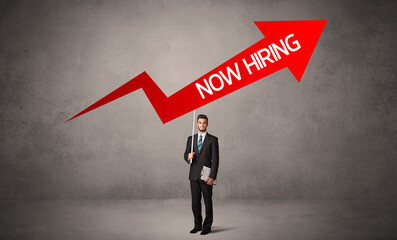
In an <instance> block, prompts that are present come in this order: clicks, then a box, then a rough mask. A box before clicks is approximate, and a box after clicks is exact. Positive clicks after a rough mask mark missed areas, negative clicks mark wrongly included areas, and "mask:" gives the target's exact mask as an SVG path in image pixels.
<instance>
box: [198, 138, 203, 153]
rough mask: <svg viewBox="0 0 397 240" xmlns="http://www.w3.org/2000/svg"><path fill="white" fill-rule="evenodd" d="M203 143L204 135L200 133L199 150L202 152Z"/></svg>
mask: <svg viewBox="0 0 397 240" xmlns="http://www.w3.org/2000/svg"><path fill="white" fill-rule="evenodd" d="M202 145H203V135H200V139H199V143H198V151H199V153H200V150H201V146H202Z"/></svg>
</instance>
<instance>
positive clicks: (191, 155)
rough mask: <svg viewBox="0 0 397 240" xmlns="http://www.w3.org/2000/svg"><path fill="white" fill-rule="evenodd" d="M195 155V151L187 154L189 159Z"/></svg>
mask: <svg viewBox="0 0 397 240" xmlns="http://www.w3.org/2000/svg"><path fill="white" fill-rule="evenodd" d="M193 156H194V152H192V153H189V155H188V156H187V160H191V159H192V158H193Z"/></svg>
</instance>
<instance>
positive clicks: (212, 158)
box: [184, 114, 219, 235]
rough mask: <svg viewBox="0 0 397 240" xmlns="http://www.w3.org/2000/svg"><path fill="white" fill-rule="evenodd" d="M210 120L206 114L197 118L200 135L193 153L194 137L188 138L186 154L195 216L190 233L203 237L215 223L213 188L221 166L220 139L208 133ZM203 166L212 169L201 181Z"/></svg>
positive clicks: (196, 139)
mask: <svg viewBox="0 0 397 240" xmlns="http://www.w3.org/2000/svg"><path fill="white" fill-rule="evenodd" d="M207 126H208V118H207V116H206V115H204V114H200V115H198V117H197V127H198V134H195V135H194V140H193V141H194V142H193V152H192V153H190V152H191V151H190V150H191V146H192V136H190V137H188V139H187V144H186V150H185V154H184V158H185V161H186V162H187V163H190V161H192V163H191V164H190V172H189V180H190V190H191V194H192V210H193V216H194V228H193V229H192V230H191V231H190V233H196V232H198V231H201V230H202V231H201V233H200V234H201V235H205V234H208V233H209V232H211V226H212V221H213V212H212V187H213V183H214V180H215V179H216V175H217V173H218V166H219V145H218V138H217V137H215V136H213V135H211V134H209V133H207ZM203 166H207V167H209V168H211V173H210V175H209V177H208V178H207V179H206V180H205V181H204V180H201V174H200V173H201V169H202V168H203ZM201 193H203V197H204V203H205V220H204V223H203V225H202V221H203V218H202V216H201Z"/></svg>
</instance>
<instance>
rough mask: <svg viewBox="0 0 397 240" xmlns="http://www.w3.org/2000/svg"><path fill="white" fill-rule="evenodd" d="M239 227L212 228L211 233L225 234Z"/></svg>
mask: <svg viewBox="0 0 397 240" xmlns="http://www.w3.org/2000/svg"><path fill="white" fill-rule="evenodd" d="M236 228H237V227H222V226H221V227H212V228H211V233H217V232H225V231H229V230H233V229H236Z"/></svg>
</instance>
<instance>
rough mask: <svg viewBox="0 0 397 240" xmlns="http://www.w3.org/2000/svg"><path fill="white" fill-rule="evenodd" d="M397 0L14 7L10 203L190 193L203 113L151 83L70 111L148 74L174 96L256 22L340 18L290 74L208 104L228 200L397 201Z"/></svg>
mask: <svg viewBox="0 0 397 240" xmlns="http://www.w3.org/2000/svg"><path fill="white" fill-rule="evenodd" d="M396 10H397V4H396V2H395V1H368V2H364V1H317V0H312V1H270V0H269V1H1V2H0V32H1V34H0V81H1V88H0V93H1V94H0V108H1V111H0V141H1V142H0V198H1V199H14V198H19V199H28V198H188V197H190V189H189V183H188V167H189V165H188V164H186V163H185V161H184V160H183V152H184V148H185V144H186V138H187V136H188V135H189V134H190V133H191V118H192V115H191V113H189V114H186V115H184V116H182V117H180V118H177V119H175V120H174V121H171V122H169V123H167V124H165V125H163V124H162V123H161V121H160V119H159V118H158V116H157V114H156V112H155V111H154V109H153V108H152V106H151V104H150V103H149V101H148V100H147V98H146V96H145V95H144V93H143V91H142V90H139V91H138V92H135V93H133V94H130V95H127V96H125V97H123V98H121V99H119V100H117V101H115V102H112V103H110V104H108V105H106V106H104V107H101V108H99V109H97V110H95V111H93V112H90V113H88V114H86V115H83V116H81V117H79V118H77V119H74V120H72V121H70V122H68V123H65V120H67V119H68V118H70V117H72V116H73V115H75V114H77V113H78V112H80V111H81V110H83V109H84V108H85V107H87V106H89V105H90V104H92V103H94V102H95V101H97V100H99V99H100V98H102V97H103V96H105V95H106V94H107V93H109V92H111V91H112V90H114V89H116V88H117V87H119V86H120V85H122V84H123V83H125V82H127V81H128V80H129V79H131V78H132V77H135V76H136V75H138V74H139V73H141V72H143V71H147V72H148V73H149V75H150V76H151V77H152V78H153V79H154V81H155V82H156V83H157V84H158V85H159V87H160V88H161V89H162V90H163V91H164V93H165V94H166V95H167V96H169V95H171V94H173V93H174V92H176V91H178V90H179V89H181V88H183V87H184V86H186V85H187V84H189V83H191V82H192V81H194V80H196V79H197V78H199V77H200V76H202V75H203V74H205V73H207V72H208V71H209V70H211V69H213V68H214V67H216V66H218V65H219V64H221V63H223V62H224V61H226V60H228V59H229V58H231V57H233V56H234V55H235V54H237V53H239V52H241V51H242V50H244V49H245V48H247V47H249V46H250V45H252V44H254V43H255V42H257V41H259V40H260V39H261V38H262V37H263V35H262V34H261V32H260V31H259V30H258V29H257V28H256V26H255V24H254V23H253V21H260V20H263V21H266V20H312V19H313V20H315V19H325V20H328V23H327V25H326V26H325V29H324V31H323V34H322V36H321V38H320V40H319V42H318V44H317V47H316V49H315V51H314V53H313V56H312V58H311V60H310V62H309V64H308V66H307V69H306V72H305V74H304V75H303V78H302V81H301V83H298V82H297V81H296V80H295V78H294V77H293V76H292V74H291V73H290V72H289V70H288V69H284V70H282V71H279V72H277V73H275V74H273V75H271V76H269V77H267V78H265V79H262V80H260V81H257V82H255V83H253V84H251V85H249V86H247V87H245V88H242V89H240V90H239V91H236V92H234V93H232V94H229V95H227V96H225V97H223V98H221V99H219V100H217V101H215V102H213V103H210V104H208V105H206V106H204V107H202V108H200V109H198V113H206V114H207V115H208V116H209V127H208V132H209V133H211V134H213V135H216V136H218V138H219V144H220V151H221V152H220V167H219V173H218V185H217V186H216V187H215V189H214V197H215V198H396V197H397V188H396V185H397V178H396V175H397V164H396V155H397V151H396V145H397V140H396V125H397V124H396V123H397V111H396V103H397V101H396V95H397V91H396V90H397V84H396V82H397V81H396V77H397V76H396V66H397V61H396V56H395V54H396V52H397V51H396V37H397V36H396V27H395V26H396V18H395V12H396Z"/></svg>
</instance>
